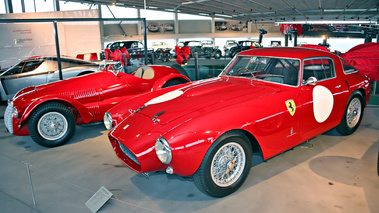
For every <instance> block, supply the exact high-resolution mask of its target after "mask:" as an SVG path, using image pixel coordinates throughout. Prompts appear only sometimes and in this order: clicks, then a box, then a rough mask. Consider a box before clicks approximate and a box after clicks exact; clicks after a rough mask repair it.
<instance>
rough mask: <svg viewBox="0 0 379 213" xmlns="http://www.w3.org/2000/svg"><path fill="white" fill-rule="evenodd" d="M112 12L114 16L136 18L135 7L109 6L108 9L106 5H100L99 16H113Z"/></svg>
mask: <svg viewBox="0 0 379 213" xmlns="http://www.w3.org/2000/svg"><path fill="white" fill-rule="evenodd" d="M109 10H111V11H112V12H111V11H109ZM112 13H113V15H114V16H115V17H116V18H138V12H137V9H134V8H126V7H117V6H109V9H108V7H107V6H105V5H101V16H102V17H103V18H114V17H113V15H112Z"/></svg>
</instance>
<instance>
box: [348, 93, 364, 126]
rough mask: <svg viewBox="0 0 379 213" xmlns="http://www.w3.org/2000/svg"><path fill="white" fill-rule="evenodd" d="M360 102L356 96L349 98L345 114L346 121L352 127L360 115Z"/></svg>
mask: <svg viewBox="0 0 379 213" xmlns="http://www.w3.org/2000/svg"><path fill="white" fill-rule="evenodd" d="M361 111H362V104H361V102H360V101H359V99H358V98H354V99H353V100H351V102H350V104H349V107H348V109H347V114H346V122H347V125H348V126H349V127H350V128H354V127H355V126H356V125H357V123H358V122H359V119H360V117H361Z"/></svg>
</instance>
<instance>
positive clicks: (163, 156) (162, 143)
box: [155, 137, 172, 164]
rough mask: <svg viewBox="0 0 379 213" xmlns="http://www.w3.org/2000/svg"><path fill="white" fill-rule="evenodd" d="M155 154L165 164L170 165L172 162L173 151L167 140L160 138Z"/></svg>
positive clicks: (156, 144) (156, 143)
mask: <svg viewBox="0 0 379 213" xmlns="http://www.w3.org/2000/svg"><path fill="white" fill-rule="evenodd" d="M155 153H156V154H157V157H158V159H159V160H160V161H161V162H162V163H164V164H170V163H171V160H172V151H171V147H170V144H169V143H168V142H167V140H166V139H164V138H163V137H160V138H158V139H157V141H156V142H155Z"/></svg>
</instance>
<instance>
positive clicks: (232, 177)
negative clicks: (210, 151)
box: [210, 142, 246, 187]
mask: <svg viewBox="0 0 379 213" xmlns="http://www.w3.org/2000/svg"><path fill="white" fill-rule="evenodd" d="M245 162H246V156H245V152H244V149H243V148H242V146H241V145H240V144H238V143H236V142H230V143H227V144H225V145H223V146H222V147H221V148H220V149H219V150H218V151H217V152H216V154H215V155H214V157H213V159H212V163H211V171H210V172H211V177H212V180H213V182H214V183H215V184H216V185H218V186H219V187H228V186H230V185H232V184H234V183H235V182H236V181H237V180H238V179H239V178H240V176H241V175H242V173H243V171H244V168H245Z"/></svg>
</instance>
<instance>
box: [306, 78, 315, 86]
mask: <svg viewBox="0 0 379 213" xmlns="http://www.w3.org/2000/svg"><path fill="white" fill-rule="evenodd" d="M316 83H317V78H316V77H314V76H311V77H309V78H308V79H307V81H306V82H305V84H306V85H310V86H314V85H316Z"/></svg>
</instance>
